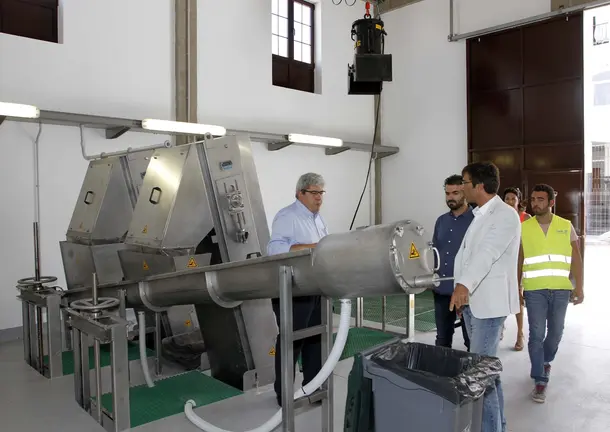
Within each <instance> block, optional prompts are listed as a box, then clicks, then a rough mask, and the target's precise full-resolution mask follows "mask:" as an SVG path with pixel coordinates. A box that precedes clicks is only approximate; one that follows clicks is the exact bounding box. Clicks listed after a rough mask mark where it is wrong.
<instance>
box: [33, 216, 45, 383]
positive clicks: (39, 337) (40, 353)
mask: <svg viewBox="0 0 610 432" xmlns="http://www.w3.org/2000/svg"><path fill="white" fill-rule="evenodd" d="M34 273H35V278H36V281H39V280H40V237H39V232H38V222H34ZM41 286H42V285H37V286H35V288H40V287H41ZM34 309H36V345H37V347H38V349H37V353H36V354H37V356H36V361H37V363H38V364H37V365H36V367H37V369H38V372H40V373H41V374H43V375H44V342H43V331H44V326H43V322H42V321H43V317H42V308H41V307H39V306H34Z"/></svg>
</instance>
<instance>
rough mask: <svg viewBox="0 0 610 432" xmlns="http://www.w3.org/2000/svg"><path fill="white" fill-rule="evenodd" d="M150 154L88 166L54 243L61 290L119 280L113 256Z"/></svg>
mask: <svg viewBox="0 0 610 432" xmlns="http://www.w3.org/2000/svg"><path fill="white" fill-rule="evenodd" d="M151 154H152V151H150V150H149V151H142V152H130V153H127V154H125V155H122V156H113V157H104V158H101V159H96V160H92V161H91V162H89V167H88V168H87V173H86V174H85V180H84V181H83V185H82V187H81V191H80V194H79V196H78V200H77V202H76V205H75V207H74V212H73V213H72V219H71V220H70V225H69V227H68V231H67V233H66V240H65V241H62V242H60V243H59V246H60V249H61V257H62V260H63V264H64V272H65V275H66V285H67V288H68V289H69V290H70V289H73V288H80V287H91V275H92V274H93V273H95V274H96V275H97V278H98V281H99V283H102V284H104V283H111V282H119V281H121V280H123V271H122V269H121V264H120V262H119V257H118V255H117V251H119V250H121V249H123V248H124V247H125V245H124V243H123V240H124V239H125V236H126V234H127V230H128V228H129V223H130V222H131V219H132V216H133V212H134V207H135V205H136V202H137V199H138V195H139V190H140V188H141V186H142V183H143V181H144V177H145V174H146V169H147V166H148V163H149V160H150V156H151Z"/></svg>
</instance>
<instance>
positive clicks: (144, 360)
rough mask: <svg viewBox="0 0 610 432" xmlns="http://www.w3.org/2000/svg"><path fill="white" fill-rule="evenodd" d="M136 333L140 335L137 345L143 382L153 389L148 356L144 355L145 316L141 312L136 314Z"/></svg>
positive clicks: (153, 384)
mask: <svg viewBox="0 0 610 432" xmlns="http://www.w3.org/2000/svg"><path fill="white" fill-rule="evenodd" d="M138 332H139V334H140V340H139V342H138V345H139V346H140V361H141V362H142V372H143V373H144V380H146V385H147V386H148V387H154V386H155V383H154V381H153V380H152V378H151V377H150V370H149V369H148V356H147V355H146V316H145V315H144V312H142V311H139V312H138Z"/></svg>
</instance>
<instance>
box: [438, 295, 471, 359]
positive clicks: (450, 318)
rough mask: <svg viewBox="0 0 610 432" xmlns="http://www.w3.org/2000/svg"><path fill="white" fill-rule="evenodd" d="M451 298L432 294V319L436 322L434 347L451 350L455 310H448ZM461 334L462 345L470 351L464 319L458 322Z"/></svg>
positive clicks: (455, 316)
mask: <svg viewBox="0 0 610 432" xmlns="http://www.w3.org/2000/svg"><path fill="white" fill-rule="evenodd" d="M450 303H451V296H448V295H442V294H438V293H436V292H435V293H434V318H435V321H436V346H442V347H447V348H451V345H452V344H453V334H454V332H455V320H456V318H457V314H456V310H455V309H454V310H453V311H450V310H449V304H450ZM460 323H461V325H460V327H462V334H463V335H464V345H466V348H467V349H468V351H470V338H469V337H468V332H467V331H466V326H465V325H464V319H463V318H462V319H461V320H460Z"/></svg>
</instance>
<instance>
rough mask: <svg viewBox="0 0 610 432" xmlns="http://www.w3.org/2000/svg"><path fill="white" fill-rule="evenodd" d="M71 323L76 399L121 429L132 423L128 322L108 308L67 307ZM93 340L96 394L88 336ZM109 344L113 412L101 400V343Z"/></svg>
mask: <svg viewBox="0 0 610 432" xmlns="http://www.w3.org/2000/svg"><path fill="white" fill-rule="evenodd" d="M64 314H65V317H66V320H68V321H69V323H70V326H71V327H72V343H73V345H74V395H75V398H76V402H77V403H78V404H79V405H80V406H81V407H82V408H83V409H84V410H85V411H87V412H89V414H91V415H92V416H93V417H94V418H95V419H96V420H97V421H98V423H100V424H101V425H103V426H104V428H105V429H106V430H108V431H111V432H121V431H124V430H127V429H129V428H130V427H131V418H130V413H129V360H128V356H127V324H128V322H127V321H126V320H124V319H123V318H121V317H118V316H117V315H114V314H110V313H107V312H96V313H87V312H79V311H77V310H75V309H72V308H71V307H68V308H65V309H64ZM90 339H93V343H94V356H95V357H96V358H95V359H94V360H95V361H94V364H95V377H96V395H95V398H93V397H92V396H91V384H90V375H89V340H90ZM107 343H109V344H110V374H111V380H112V390H111V392H112V412H110V411H108V410H107V409H105V408H104V407H103V406H102V404H101V402H100V401H101V397H102V393H103V391H102V390H103V389H102V382H101V366H100V359H99V346H100V345H101V344H107ZM94 412H95V414H94Z"/></svg>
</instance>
